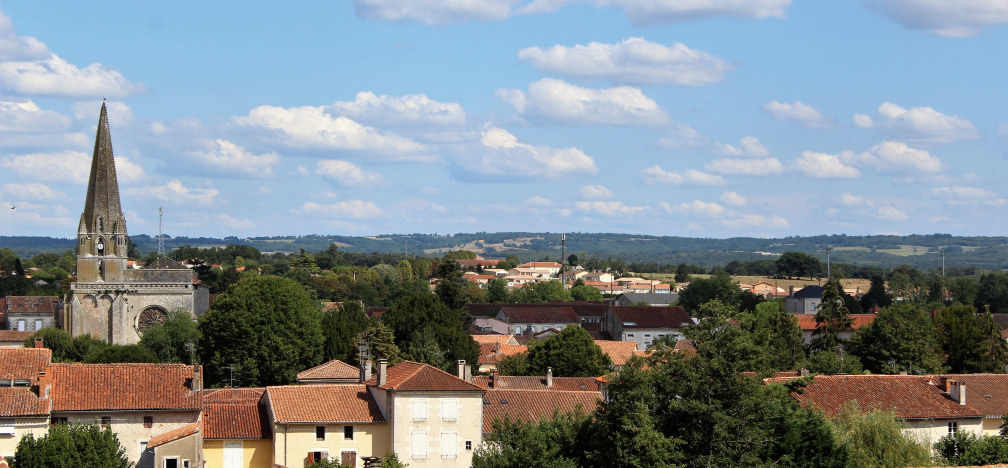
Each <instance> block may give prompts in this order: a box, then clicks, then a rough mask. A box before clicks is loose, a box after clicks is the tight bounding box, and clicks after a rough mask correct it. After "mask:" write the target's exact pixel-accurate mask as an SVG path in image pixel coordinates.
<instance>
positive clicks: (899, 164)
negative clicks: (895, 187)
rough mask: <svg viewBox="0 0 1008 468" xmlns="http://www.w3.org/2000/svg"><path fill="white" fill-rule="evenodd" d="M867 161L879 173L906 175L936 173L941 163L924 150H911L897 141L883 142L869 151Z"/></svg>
mask: <svg viewBox="0 0 1008 468" xmlns="http://www.w3.org/2000/svg"><path fill="white" fill-rule="evenodd" d="M869 154H870V158H868V159H867V161H868V162H869V163H870V164H872V165H874V166H875V169H876V170H877V171H879V172H883V173H890V174H907V173H917V172H938V171H939V170H941V167H942V165H941V161H939V160H938V158H936V157H934V156H931V154H930V153H928V152H927V151H925V150H921V149H916V148H911V147H909V146H907V145H906V144H905V143H901V142H898V141H884V142H882V143H879V144H877V145H875V146H873V147H872V149H871V150H869Z"/></svg>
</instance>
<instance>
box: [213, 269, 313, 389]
mask: <svg viewBox="0 0 1008 468" xmlns="http://www.w3.org/2000/svg"><path fill="white" fill-rule="evenodd" d="M321 315H322V314H321V311H320V309H319V304H318V302H317V301H314V300H313V299H312V298H311V296H310V295H309V294H308V292H307V291H305V289H304V288H303V287H302V286H301V285H299V284H298V283H297V282H295V281H293V280H290V279H287V278H283V277H277V276H250V277H246V278H242V279H241V281H239V282H238V283H236V284H234V285H233V286H231V287H230V288H228V290H227V292H225V293H224V294H221V295H220V296H219V297H218V298H217V299H216V300H215V301H214V303H213V306H212V307H211V308H210V310H209V311H207V312H206V313H205V314H203V316H202V317H201V318H200V321H199V330H200V334H201V336H202V337H203V341H202V342H201V345H200V355H201V360H202V362H203V364H204V366H205V372H206V379H207V381H208V382H217V383H222V382H224V380H225V378H226V377H230V375H231V374H230V373H229V372H228V371H229V369H228V367H233V371H234V375H235V376H236V377H238V379H239V380H238V385H241V386H249V387H256V386H265V385H283V384H288V383H292V382H293V381H294V377H295V376H296V375H297V373H298V372H300V371H302V370H305V369H308V368H311V367H313V366H315V365H318V364H319V363H320V362H321V361H322V341H323V338H322V331H321Z"/></svg>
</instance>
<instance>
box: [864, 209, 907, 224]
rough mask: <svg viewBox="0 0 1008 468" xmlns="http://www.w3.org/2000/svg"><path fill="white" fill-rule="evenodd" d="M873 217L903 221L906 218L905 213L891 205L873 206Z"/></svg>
mask: <svg viewBox="0 0 1008 468" xmlns="http://www.w3.org/2000/svg"><path fill="white" fill-rule="evenodd" d="M872 208H874V209H875V217H876V218H878V219H884V220H887V221H903V220H905V219H907V217H908V216H907V215H906V213H904V212H902V211H900V210H898V209H896V208H894V207H891V206H873V207H872Z"/></svg>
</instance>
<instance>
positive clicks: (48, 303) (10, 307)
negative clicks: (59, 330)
mask: <svg viewBox="0 0 1008 468" xmlns="http://www.w3.org/2000/svg"><path fill="white" fill-rule="evenodd" d="M5 299H6V301H5V302H6V304H3V309H4V311H5V312H7V313H8V314H54V313H56V312H57V311H58V310H60V308H61V307H62V305H61V304H60V301H59V298H58V297H56V296H7V297H6V298H5Z"/></svg>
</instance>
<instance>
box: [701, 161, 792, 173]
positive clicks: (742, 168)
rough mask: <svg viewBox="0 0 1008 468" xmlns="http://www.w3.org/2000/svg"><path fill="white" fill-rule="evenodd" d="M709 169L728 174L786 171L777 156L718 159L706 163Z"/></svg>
mask: <svg viewBox="0 0 1008 468" xmlns="http://www.w3.org/2000/svg"><path fill="white" fill-rule="evenodd" d="M704 167H705V168H707V170H708V171H711V172H717V173H719V174H727V175H747V176H769V175H775V174H781V173H783V172H784V165H783V164H781V162H780V161H779V160H778V159H777V158H765V159H731V158H728V159H718V160H714V161H711V162H709V163H707V164H705V165H704Z"/></svg>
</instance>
